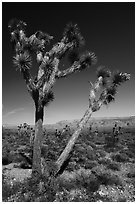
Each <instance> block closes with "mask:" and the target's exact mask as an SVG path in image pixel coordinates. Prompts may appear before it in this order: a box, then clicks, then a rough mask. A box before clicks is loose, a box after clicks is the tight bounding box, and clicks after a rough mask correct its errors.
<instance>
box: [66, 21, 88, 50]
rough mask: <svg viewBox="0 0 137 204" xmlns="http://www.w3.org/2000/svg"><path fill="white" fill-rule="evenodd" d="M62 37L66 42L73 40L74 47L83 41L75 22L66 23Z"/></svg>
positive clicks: (80, 44)
mask: <svg viewBox="0 0 137 204" xmlns="http://www.w3.org/2000/svg"><path fill="white" fill-rule="evenodd" d="M63 37H65V42H66V43H69V42H73V43H74V47H80V46H82V45H84V43H85V41H84V38H83V37H82V35H81V33H80V30H79V28H78V26H77V24H74V25H73V24H72V23H69V24H67V26H66V28H65V30H64V33H63Z"/></svg>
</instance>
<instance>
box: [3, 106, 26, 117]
mask: <svg viewBox="0 0 137 204" xmlns="http://www.w3.org/2000/svg"><path fill="white" fill-rule="evenodd" d="M23 110H24V108H16V109H13V110H12V111H9V112H8V113H6V114H5V115H3V117H7V116H9V115H12V114H15V113H17V112H20V111H23Z"/></svg>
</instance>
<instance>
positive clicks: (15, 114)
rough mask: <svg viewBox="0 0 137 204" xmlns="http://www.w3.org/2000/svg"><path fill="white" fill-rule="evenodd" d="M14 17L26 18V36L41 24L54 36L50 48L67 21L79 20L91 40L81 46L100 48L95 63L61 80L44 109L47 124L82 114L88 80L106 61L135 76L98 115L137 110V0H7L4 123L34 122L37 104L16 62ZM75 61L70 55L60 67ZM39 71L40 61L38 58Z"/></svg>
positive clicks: (34, 69) (4, 7) (4, 13)
mask: <svg viewBox="0 0 137 204" xmlns="http://www.w3.org/2000/svg"><path fill="white" fill-rule="evenodd" d="M12 18H17V19H20V20H23V21H25V22H26V23H27V31H26V32H27V36H30V35H32V34H33V33H35V32H36V31H38V30H42V31H45V32H47V33H49V34H50V35H52V36H53V37H54V39H53V41H52V43H51V45H50V46H48V47H47V51H48V50H50V49H51V48H52V46H53V45H54V44H55V43H57V42H58V41H59V40H60V39H61V38H62V33H63V30H64V28H65V25H66V24H67V23H69V22H72V23H77V24H78V26H79V28H80V31H81V34H82V35H83V37H84V39H85V41H86V44H85V46H84V47H83V48H81V50H80V52H81V53H83V52H84V51H87V50H88V51H92V52H95V54H96V56H97V59H98V62H97V64H96V65H95V66H91V67H90V68H88V69H86V70H84V71H82V72H79V73H75V74H73V75H70V76H68V77H67V78H65V79H59V80H57V82H56V84H55V85H54V87H53V92H54V95H55V99H54V101H53V102H52V103H51V104H50V105H49V106H48V107H47V108H45V110H44V124H51V123H56V122H58V121H60V120H73V119H80V118H81V117H82V116H83V114H84V112H85V111H86V109H87V108H88V96H89V88H90V87H89V83H88V81H89V80H90V81H92V82H94V81H95V80H96V69H97V67H98V66H100V65H105V66H106V67H108V68H110V70H112V71H114V70H119V71H122V72H127V73H130V74H131V80H130V81H128V82H126V83H125V84H123V85H122V86H120V87H119V89H118V94H117V96H116V100H115V102H114V103H111V104H110V105H109V106H107V107H106V106H104V107H102V108H101V109H100V110H99V111H98V112H96V113H94V115H93V117H115V116H116V117H123V116H131V115H132V116H133V115H135V4H134V3H127V2H123V3H120V2H118V3H117V2H111V3H105V2H103V3H99V2H98V3H97V2H96V3H93V2H85V3H82V2H76V3H74V2H69V3H67V2H66V3H59V2H56V3H55V2H43V3H34V2H31V3H28V2H24V3H14V2H10V3H9V2H3V3H2V115H3V117H2V123H3V124H12V125H18V124H20V123H23V122H27V123H28V124H34V121H35V119H34V111H35V107H34V104H33V101H32V99H31V97H30V95H29V93H28V91H27V88H26V85H25V82H24V80H23V77H22V75H21V73H20V72H19V71H16V70H15V67H14V66H13V63H12V57H13V56H14V54H15V53H14V51H13V50H12V46H11V44H10V35H9V31H8V22H9V21H10V19H12ZM69 66H70V64H69V62H68V59H67V58H65V59H63V60H62V62H61V63H60V69H66V68H68V67H69ZM31 69H32V70H31V71H32V73H33V74H34V73H35V72H37V70H38V66H37V65H36V64H35V63H33V67H32V68H31Z"/></svg>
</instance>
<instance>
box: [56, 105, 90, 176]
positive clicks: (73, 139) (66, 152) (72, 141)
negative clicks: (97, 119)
mask: <svg viewBox="0 0 137 204" xmlns="http://www.w3.org/2000/svg"><path fill="white" fill-rule="evenodd" d="M91 115H92V109H91V108H89V109H88V110H87V111H86V112H85V114H84V116H83V118H82V119H81V120H80V122H79V124H78V128H77V130H76V131H75V132H74V134H73V135H72V137H71V138H70V140H69V142H68V144H67V146H66V147H65V149H64V150H63V152H62V154H61V155H60V157H59V158H58V160H57V161H56V165H57V171H56V173H55V175H57V174H58V173H59V172H60V171H61V172H62V169H61V168H62V167H63V165H64V163H65V162H66V160H67V159H68V158H69V155H70V153H71V152H72V150H73V147H74V145H75V143H76V140H77V139H78V137H79V135H80V133H81V131H82V129H83V128H84V127H85V125H86V123H87V122H88V120H89V118H90V117H91Z"/></svg>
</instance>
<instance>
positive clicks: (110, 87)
mask: <svg viewBox="0 0 137 204" xmlns="http://www.w3.org/2000/svg"><path fill="white" fill-rule="evenodd" d="M129 79H130V74H127V73H122V72H114V73H111V72H110V71H109V70H108V69H106V68H105V67H99V68H98V70H97V80H96V82H95V83H94V84H92V83H91V82H90V85H91V90H90V95H89V107H88V109H87V110H86V112H85V114H84V116H83V117H82V119H81V120H80V122H79V124H78V128H77V129H76V131H75V132H74V134H73V135H72V136H71V138H70V140H69V142H68V144H67V146H66V147H65V149H64V150H63V152H62V154H61V155H60V157H59V158H58V160H57V162H56V169H57V171H56V173H55V175H57V174H58V173H59V171H60V170H61V168H62V167H63V165H64V162H65V161H66V160H67V159H68V158H69V157H70V153H71V152H72V150H73V147H74V145H75V142H76V140H77V138H78V137H79V135H80V133H81V131H82V129H83V128H84V127H85V125H86V123H87V122H88V120H89V119H90V117H91V115H92V114H93V113H94V112H96V111H98V110H99V109H100V108H101V106H102V105H108V104H109V103H111V102H112V101H114V100H115V95H116V93H117V88H118V86H119V85H121V84H122V83H123V82H125V81H127V80H129ZM98 93H99V94H98ZM98 95H99V96H98Z"/></svg>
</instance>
